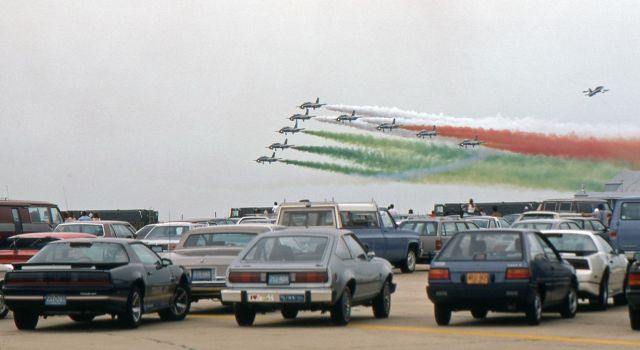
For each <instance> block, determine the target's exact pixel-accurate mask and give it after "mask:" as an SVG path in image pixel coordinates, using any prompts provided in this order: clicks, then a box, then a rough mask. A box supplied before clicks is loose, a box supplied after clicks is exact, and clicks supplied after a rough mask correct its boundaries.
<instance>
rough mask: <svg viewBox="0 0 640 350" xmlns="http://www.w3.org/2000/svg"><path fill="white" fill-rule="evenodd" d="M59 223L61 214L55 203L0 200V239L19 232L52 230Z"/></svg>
mask: <svg viewBox="0 0 640 350" xmlns="http://www.w3.org/2000/svg"><path fill="white" fill-rule="evenodd" d="M60 223H62V215H61V214H60V209H59V208H58V206H57V205H55V204H52V203H48V202H38V201H25V200H0V240H2V239H5V238H7V237H10V236H13V235H17V234H20V233H30V232H48V231H53V229H55V228H56V226H58V224H60Z"/></svg>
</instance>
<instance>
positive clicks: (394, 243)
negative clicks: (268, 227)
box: [276, 202, 422, 273]
mask: <svg viewBox="0 0 640 350" xmlns="http://www.w3.org/2000/svg"><path fill="white" fill-rule="evenodd" d="M276 224H278V225H283V226H296V227H300V226H303V227H333V228H337V229H345V230H349V231H351V232H353V233H354V234H355V235H356V237H358V238H359V239H360V241H361V242H362V243H364V245H365V246H366V248H367V249H368V250H369V251H371V252H375V254H376V256H378V257H381V258H384V259H386V260H388V261H389V262H390V263H391V264H393V265H395V266H396V267H400V269H401V270H402V272H405V273H411V272H413V271H414V270H415V268H416V261H417V257H418V256H420V255H421V254H422V244H421V241H420V237H419V236H418V234H417V233H416V232H413V231H409V230H400V229H398V225H397V224H396V222H395V221H394V220H393V217H392V216H391V215H390V214H389V212H388V211H387V210H386V209H384V208H378V205H377V204H375V203H335V202H321V203H314V202H299V203H282V204H281V205H280V207H279V210H278V218H277V220H276Z"/></svg>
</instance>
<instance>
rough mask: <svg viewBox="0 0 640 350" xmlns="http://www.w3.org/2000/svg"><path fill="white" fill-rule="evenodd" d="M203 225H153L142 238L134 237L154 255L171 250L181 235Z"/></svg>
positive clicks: (172, 223)
mask: <svg viewBox="0 0 640 350" xmlns="http://www.w3.org/2000/svg"><path fill="white" fill-rule="evenodd" d="M206 226H207V225H204V224H194V223H191V222H167V223H163V224H155V226H154V227H153V228H152V229H151V230H150V231H149V232H147V234H146V235H144V236H143V237H136V238H137V239H139V240H142V241H143V242H144V243H146V244H147V245H148V246H149V247H150V248H151V249H153V251H155V252H156V253H163V252H167V251H171V250H173V249H174V248H175V247H176V245H178V242H180V238H182V235H183V234H184V233H186V232H187V231H189V230H192V229H194V228H199V227H206Z"/></svg>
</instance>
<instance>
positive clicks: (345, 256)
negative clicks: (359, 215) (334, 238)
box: [336, 237, 352, 260]
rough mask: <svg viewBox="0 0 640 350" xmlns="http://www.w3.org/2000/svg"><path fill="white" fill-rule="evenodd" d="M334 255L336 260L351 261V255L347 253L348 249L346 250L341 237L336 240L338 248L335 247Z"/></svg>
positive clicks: (345, 244)
mask: <svg viewBox="0 0 640 350" xmlns="http://www.w3.org/2000/svg"><path fill="white" fill-rule="evenodd" d="M336 255H337V256H338V258H340V259H342V260H350V259H352V257H351V254H350V253H349V248H347V243H345V242H344V239H343V238H342V237H340V238H339V239H338V246H337V247H336Z"/></svg>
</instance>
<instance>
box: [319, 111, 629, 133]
mask: <svg viewBox="0 0 640 350" xmlns="http://www.w3.org/2000/svg"><path fill="white" fill-rule="evenodd" d="M325 108H326V109H328V110H331V111H336V112H344V113H351V111H356V115H359V116H362V117H364V118H362V119H358V121H360V122H361V123H367V122H369V123H382V122H389V120H390V119H391V118H396V123H398V124H400V125H436V126H452V127H468V128H481V129H493V130H509V131H519V132H531V133H542V134H548V135H576V136H577V137H594V138H613V137H624V138H639V137H640V127H639V126H637V125H612V124H611V123H608V124H604V123H603V124H590V123H572V122H554V121H549V120H543V119H536V118H531V117H525V118H508V117H503V116H501V115H497V116H495V117H482V118H470V117H455V116H445V115H442V114H440V115H438V114H430V113H421V112H416V111H406V110H402V109H399V108H397V107H392V108H389V107H379V106H350V105H327V106H325ZM326 118H330V117H326ZM318 120H319V121H327V120H325V117H323V118H318ZM334 120H335V118H334Z"/></svg>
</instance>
